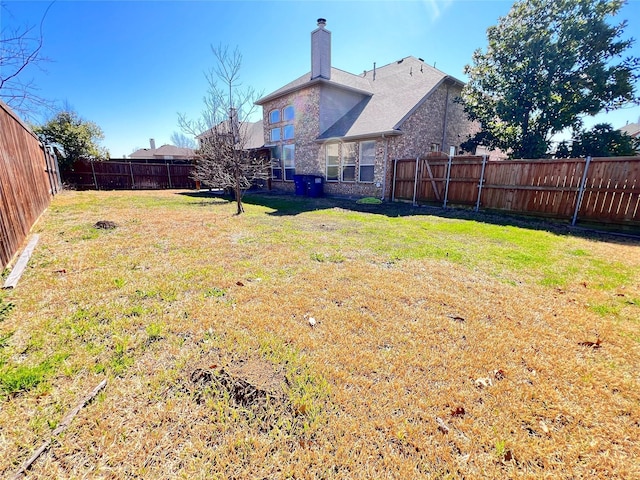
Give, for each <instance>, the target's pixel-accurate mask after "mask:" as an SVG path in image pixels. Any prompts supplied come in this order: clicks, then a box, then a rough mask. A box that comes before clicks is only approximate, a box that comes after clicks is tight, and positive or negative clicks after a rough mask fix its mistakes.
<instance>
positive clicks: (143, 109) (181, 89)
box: [0, 0, 640, 157]
mask: <svg viewBox="0 0 640 480" xmlns="http://www.w3.org/2000/svg"><path fill="white" fill-rule="evenodd" d="M2 2H3V3H4V4H5V5H6V6H7V7H8V9H9V11H10V12H11V15H8V14H7V13H6V12H3V13H2V18H1V19H0V21H1V23H2V26H3V27H6V26H11V25H22V24H31V25H34V24H38V23H39V21H40V18H41V17H42V15H43V13H44V11H45V10H46V8H47V6H48V5H49V2H48V1H47V2H45V1H15V0H8V1H7V0H2ZM512 3H513V2H512V1H511V0H413V1H409V0H396V1H391V2H390V1H350V2H343V1H340V2H339V1H322V2H314V1H302V0H300V1H280V2H275V1H260V2H248V1H232V0H228V1H205V0H202V1H158V0H156V1H118V0H112V1H91V0H84V1H70V0H67V1H65V0H58V1H57V2H56V3H55V4H54V5H53V6H52V7H51V9H50V10H49V13H48V15H47V17H46V20H45V23H44V47H43V54H44V56H46V57H48V58H50V59H51V62H49V63H47V64H45V65H44V68H45V70H46V71H40V70H38V69H31V70H28V71H25V72H24V75H25V76H26V77H28V78H30V79H31V78H33V80H34V81H35V83H36V84H37V85H38V87H39V88H40V92H39V93H40V94H41V95H42V96H43V97H46V98H49V99H52V100H58V101H60V102H61V103H62V102H67V103H68V104H70V105H71V106H73V107H74V109H75V110H76V111H77V112H78V113H79V114H80V115H81V116H82V117H84V118H86V119H88V120H92V121H94V122H96V123H97V124H98V125H99V126H100V127H101V128H102V129H103V131H104V134H105V139H104V141H103V145H104V146H105V147H107V148H108V149H109V151H110V153H111V156H112V157H122V156H123V155H129V154H130V153H131V152H132V151H133V150H134V149H135V148H137V147H148V145H149V138H155V140H156V144H157V145H158V146H160V145H162V144H164V143H169V139H170V136H171V134H172V133H173V132H174V131H179V128H178V125H177V116H178V112H183V113H186V114H187V115H188V116H190V117H198V116H199V113H200V111H201V109H202V97H203V95H204V94H205V92H206V88H207V85H206V81H205V79H204V75H203V72H204V71H205V70H207V69H209V68H211V67H212V66H213V64H214V59H213V55H212V54H211V49H210V47H211V45H218V44H223V45H228V46H230V47H231V48H233V47H235V46H238V47H239V49H240V50H241V52H242V54H243V68H242V77H243V80H244V83H245V84H249V85H252V86H253V87H255V88H256V89H257V90H259V91H264V93H265V94H267V93H270V92H272V91H273V90H275V89H277V88H279V87H280V86H282V85H284V84H285V83H287V82H289V81H291V80H293V79H295V78H297V77H299V76H300V75H302V74H304V73H306V72H307V71H309V70H310V32H311V31H312V30H313V29H315V28H316V19H317V18H319V17H323V18H326V19H327V29H328V30H330V31H331V32H332V65H333V66H334V67H336V68H340V69H342V70H346V71H348V72H351V73H361V72H362V71H364V70H365V69H366V70H368V69H370V68H372V66H373V62H376V63H377V65H378V66H381V65H385V64H387V63H390V62H392V61H395V60H398V59H400V58H402V57H405V56H408V55H413V56H416V57H420V58H423V59H424V60H425V61H426V62H427V63H429V64H431V65H433V64H435V65H436V67H437V68H438V69H440V70H442V71H444V72H446V73H448V74H450V75H453V76H455V77H457V78H459V79H461V80H465V77H464V74H463V68H464V66H465V64H467V63H469V62H470V61H471V55H472V53H473V51H474V50H475V49H476V48H483V49H484V48H486V43H487V42H486V29H487V28H488V27H489V26H491V25H495V24H496V23H497V21H498V18H499V17H500V16H503V15H505V14H506V13H507V12H508V11H509V9H510V7H511V5H512ZM622 19H626V20H628V22H629V25H628V27H627V29H626V31H625V35H624V37H625V38H626V37H629V36H632V37H634V38H638V37H640V0H630V1H629V2H628V4H627V5H626V6H625V7H624V9H623V10H622V12H621V13H620V16H619V18H618V19H617V20H622ZM639 43H640V41H639V42H636V44H635V45H634V47H633V49H632V50H630V51H629V53H631V54H633V55H635V56H638V57H640V44H639ZM639 89H640V85H639ZM639 118H640V107H633V108H628V109H625V110H620V111H616V112H614V113H611V114H608V115H607V116H600V117H599V118H598V119H597V120H599V121H603V120H604V121H607V122H609V123H611V124H612V125H613V126H614V127H615V128H618V127H621V126H623V125H625V123H627V122H629V123H632V122H638V121H639ZM585 123H586V124H587V125H588V126H591V125H592V124H593V123H595V120H590V121H587V122H585Z"/></svg>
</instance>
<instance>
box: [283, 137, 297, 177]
mask: <svg viewBox="0 0 640 480" xmlns="http://www.w3.org/2000/svg"><path fill="white" fill-rule="evenodd" d="M295 153H296V146H295V145H284V147H282V154H283V155H282V160H283V163H284V179H285V180H287V181H291V180H293V175H294V174H295V173H296V161H295V157H296V155H295Z"/></svg>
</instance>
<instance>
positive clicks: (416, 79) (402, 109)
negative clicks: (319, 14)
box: [256, 56, 463, 139]
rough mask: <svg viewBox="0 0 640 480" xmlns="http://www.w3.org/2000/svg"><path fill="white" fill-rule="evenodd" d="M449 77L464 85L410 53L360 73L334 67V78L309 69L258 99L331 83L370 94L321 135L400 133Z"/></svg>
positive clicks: (349, 135) (325, 137) (323, 137)
mask: <svg viewBox="0 0 640 480" xmlns="http://www.w3.org/2000/svg"><path fill="white" fill-rule="evenodd" d="M447 79H451V80H452V81H454V82H456V83H458V84H460V85H463V84H462V82H460V81H459V80H456V79H455V78H453V77H450V76H449V75H447V74H445V73H444V72H441V71H440V70H438V69H436V68H434V67H431V66H429V65H427V64H425V63H424V62H423V61H422V60H420V59H418V58H416V57H411V56H409V57H405V58H403V59H401V60H398V61H397V62H393V63H389V64H387V65H384V66H382V67H378V68H375V69H372V70H367V71H365V72H364V73H362V74H360V75H354V74H351V73H348V72H345V71H343V70H339V69H336V68H332V69H331V80H326V79H315V80H311V74H310V73H307V74H305V75H302V76H301V77H299V78H297V79H295V80H294V81H292V82H290V83H288V84H286V85H285V86H283V87H281V88H279V89H278V90H276V91H274V92H272V93H271V94H269V95H267V96H265V97H263V98H261V99H260V100H258V101H257V102H256V103H257V104H258V105H264V104H266V103H267V102H269V101H271V100H275V99H277V98H279V97H281V96H284V95H287V94H289V93H293V92H295V91H298V90H301V89H303V88H307V87H309V86H312V85H316V84H319V85H321V87H322V85H331V86H335V87H338V88H342V89H348V90H351V91H356V92H359V93H362V94H365V95H366V96H367V97H368V98H365V99H363V100H362V101H361V102H360V103H359V104H358V105H356V106H355V107H354V108H352V109H351V110H350V111H349V112H348V113H347V114H346V115H344V116H343V117H342V118H340V119H339V120H338V121H336V122H335V123H334V124H333V125H331V126H330V127H329V128H327V129H326V130H325V131H324V132H321V134H320V137H319V138H320V139H328V138H333V137H358V136H368V135H369V136H370V135H375V134H380V133H387V132H394V131H397V132H398V133H399V130H400V128H401V127H402V124H403V122H404V121H405V120H406V119H407V118H408V117H409V116H410V115H411V114H412V113H413V112H414V111H415V110H416V109H417V108H418V107H419V106H420V105H421V104H422V103H423V102H424V101H425V100H426V99H427V98H428V97H429V95H431V94H432V93H433V92H434V91H435V90H436V89H437V88H438V87H439V86H440V85H441V84H442V83H443V82H444V81H445V80H447Z"/></svg>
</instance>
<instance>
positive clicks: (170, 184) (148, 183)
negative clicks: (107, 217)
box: [63, 160, 196, 190]
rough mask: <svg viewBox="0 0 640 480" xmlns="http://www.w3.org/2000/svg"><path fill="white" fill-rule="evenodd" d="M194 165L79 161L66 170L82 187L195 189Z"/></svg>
mask: <svg viewBox="0 0 640 480" xmlns="http://www.w3.org/2000/svg"><path fill="white" fill-rule="evenodd" d="M192 172H193V165H191V164H184V163H182V164H178V163H139V162H127V161H122V162H119V161H112V160H110V161H89V160H79V161H77V162H75V163H74V164H73V165H72V167H71V169H70V170H65V171H64V172H63V177H64V181H65V182H66V183H69V184H70V185H73V186H74V187H75V188H77V189H79V190H148V189H166V188H195V185H196V183H195V181H194V180H193V179H192V178H191V173H192Z"/></svg>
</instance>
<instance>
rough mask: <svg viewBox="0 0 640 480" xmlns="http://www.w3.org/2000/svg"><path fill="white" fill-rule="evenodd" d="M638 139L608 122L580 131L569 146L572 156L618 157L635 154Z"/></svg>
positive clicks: (638, 143) (639, 141) (637, 148)
mask: <svg viewBox="0 0 640 480" xmlns="http://www.w3.org/2000/svg"><path fill="white" fill-rule="evenodd" d="M639 149H640V139H637V138H633V137H631V136H629V135H627V134H626V133H622V132H621V131H620V130H615V129H614V128H613V127H612V126H611V125H609V124H608V123H599V124H597V125H595V126H594V127H593V128H592V129H591V130H588V131H582V132H580V133H579V134H578V135H577V137H576V139H575V140H574V142H573V145H572V148H571V156H572V157H586V156H587V155H589V156H592V157H620V156H625V155H636V153H637V152H638V150H639Z"/></svg>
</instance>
